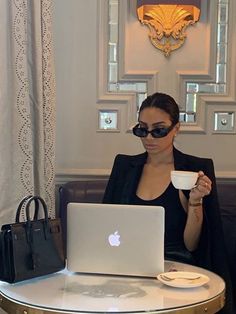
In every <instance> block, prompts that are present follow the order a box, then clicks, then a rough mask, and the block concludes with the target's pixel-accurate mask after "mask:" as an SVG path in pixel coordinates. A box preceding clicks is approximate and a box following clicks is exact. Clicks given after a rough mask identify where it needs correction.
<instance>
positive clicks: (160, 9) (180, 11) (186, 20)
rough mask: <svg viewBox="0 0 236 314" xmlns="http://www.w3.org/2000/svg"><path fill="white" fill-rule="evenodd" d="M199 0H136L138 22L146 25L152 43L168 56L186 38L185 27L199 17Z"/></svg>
mask: <svg viewBox="0 0 236 314" xmlns="http://www.w3.org/2000/svg"><path fill="white" fill-rule="evenodd" d="M200 7H201V1H200V0H192V1H191V0H172V1H171V0H170V1H168V0H162V1H161V0H160V1H157V0H137V14H138V18H139V20H140V22H141V23H142V24H144V25H147V26H148V28H149V30H150V32H149V37H150V40H151V42H152V44H153V45H154V46H155V47H156V48H158V49H160V50H162V51H163V52H164V54H165V56H167V57H168V56H169V55H170V53H171V52H172V51H173V50H176V49H178V48H179V47H181V46H182V45H183V43H184V41H185V39H186V36H187V35H186V32H185V30H186V27H187V26H188V25H192V24H194V23H196V22H197V21H198V20H199V18H200Z"/></svg>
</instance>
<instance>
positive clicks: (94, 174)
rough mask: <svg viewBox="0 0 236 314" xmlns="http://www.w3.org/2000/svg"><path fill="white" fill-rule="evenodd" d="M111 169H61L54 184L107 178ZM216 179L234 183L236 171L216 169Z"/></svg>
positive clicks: (235, 181)
mask: <svg viewBox="0 0 236 314" xmlns="http://www.w3.org/2000/svg"><path fill="white" fill-rule="evenodd" d="M110 172H111V169H63V170H58V171H57V173H56V184H57V185H60V184H64V183H66V182H69V181H76V180H85V181H86V180H94V179H95V180H101V179H108V178H109V176H110ZM216 178H217V181H221V182H224V181H225V182H234V183H236V171H216Z"/></svg>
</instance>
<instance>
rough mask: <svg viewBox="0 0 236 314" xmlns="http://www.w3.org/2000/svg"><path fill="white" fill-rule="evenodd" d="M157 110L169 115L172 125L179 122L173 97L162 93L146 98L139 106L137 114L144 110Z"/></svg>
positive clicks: (177, 110)
mask: <svg viewBox="0 0 236 314" xmlns="http://www.w3.org/2000/svg"><path fill="white" fill-rule="evenodd" d="M151 107H154V108H159V109H161V110H163V111H165V112H166V113H168V114H169V116H170V120H171V122H172V124H173V125H175V124H177V123H178V122H179V106H178V104H177V103H176V101H175V100H174V98H173V97H171V96H169V95H167V94H164V93H155V94H152V95H150V96H148V97H147V98H146V99H145V100H144V101H143V102H142V104H141V106H140V109H139V114H140V112H141V111H142V110H144V109H145V108H151Z"/></svg>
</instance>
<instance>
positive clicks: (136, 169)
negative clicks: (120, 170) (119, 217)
mask: <svg viewBox="0 0 236 314" xmlns="http://www.w3.org/2000/svg"><path fill="white" fill-rule="evenodd" d="M146 159H147V153H143V154H140V155H136V156H134V158H133V159H132V160H131V161H130V166H129V169H128V174H127V180H126V182H125V184H124V187H123V191H122V195H121V202H122V203H124V204H129V203H130V201H131V197H132V195H133V193H135V190H136V188H137V184H138V182H139V178H140V176H141V173H142V169H143V166H144V164H145V162H146Z"/></svg>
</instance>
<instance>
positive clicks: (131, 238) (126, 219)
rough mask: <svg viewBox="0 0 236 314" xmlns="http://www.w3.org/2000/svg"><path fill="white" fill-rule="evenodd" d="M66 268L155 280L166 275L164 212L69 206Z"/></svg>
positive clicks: (131, 207)
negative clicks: (153, 278)
mask: <svg viewBox="0 0 236 314" xmlns="http://www.w3.org/2000/svg"><path fill="white" fill-rule="evenodd" d="M67 268H68V270H70V271H72V272H82V273H99V274H112V275H130V276H147V277H155V276H156V275H157V274H158V273H161V272H163V271H164V208H163V207H160V206H137V205H115V204H94V203H69V204H68V208H67Z"/></svg>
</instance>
